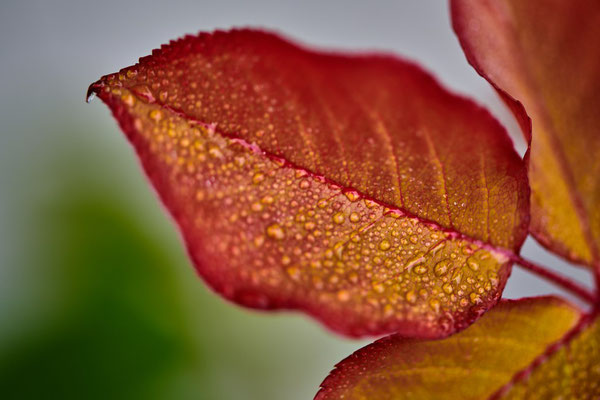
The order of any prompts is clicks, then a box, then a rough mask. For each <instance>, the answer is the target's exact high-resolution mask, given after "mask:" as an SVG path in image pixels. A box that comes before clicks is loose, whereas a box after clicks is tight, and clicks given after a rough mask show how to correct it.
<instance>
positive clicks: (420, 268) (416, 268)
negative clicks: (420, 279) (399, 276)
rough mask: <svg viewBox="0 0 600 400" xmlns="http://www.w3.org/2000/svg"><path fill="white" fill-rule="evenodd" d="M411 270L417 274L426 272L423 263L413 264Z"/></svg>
mask: <svg viewBox="0 0 600 400" xmlns="http://www.w3.org/2000/svg"><path fill="white" fill-rule="evenodd" d="M413 271H414V273H415V274H417V275H423V274H424V273H426V272H427V266H426V265H425V264H417V265H415V266H414V268H413Z"/></svg>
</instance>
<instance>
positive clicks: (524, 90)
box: [451, 0, 600, 265]
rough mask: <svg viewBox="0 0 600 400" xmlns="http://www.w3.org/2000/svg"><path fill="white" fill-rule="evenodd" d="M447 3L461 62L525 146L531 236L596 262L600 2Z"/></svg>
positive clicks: (486, 0) (573, 257) (559, 250)
mask: <svg viewBox="0 0 600 400" xmlns="http://www.w3.org/2000/svg"><path fill="white" fill-rule="evenodd" d="M451 7H452V21H453V25H454V29H455V31H456V33H457V35H458V37H459V39H460V42H461V45H462V46H463V49H464V51H465V54H466V55H467V59H468V60H469V62H470V63H471V64H472V65H473V67H475V69H476V70H477V71H478V72H479V73H480V74H481V75H482V76H483V77H484V78H486V79H487V80H488V81H490V82H491V83H492V85H494V86H495V87H496V89H497V90H498V91H499V92H500V94H501V95H502V97H503V98H504V99H505V100H506V101H507V102H508V104H509V106H510V107H511V109H512V110H513V111H514V112H515V114H516V116H517V118H518V119H519V120H520V121H521V127H522V128H523V129H524V132H525V135H526V137H527V138H528V140H529V141H530V144H531V149H530V152H531V158H530V170H529V179H530V183H531V189H532V211H531V213H532V221H531V231H532V233H533V234H534V236H535V237H536V238H537V239H538V240H539V241H540V243H542V244H543V245H545V246H546V247H548V248H549V249H550V250H552V251H555V252H556V253H558V254H560V255H562V256H564V257H566V258H568V259H570V260H573V261H576V262H578V263H584V264H587V265H594V264H597V265H598V264H599V260H600V259H599V254H598V246H599V243H600V212H599V211H598V204H600V179H598V176H600V159H599V158H598V154H600V135H599V134H598V129H599V127H600V112H599V110H600V57H598V42H599V41H600V2H598V1H594V0H573V1H572V0H551V1H543V2H539V1H521V0H499V1H492V0H484V1H464V0H453V1H452V3H451ZM515 99H516V100H515ZM517 100H518V101H517ZM523 106H524V108H525V109H523ZM525 110H527V113H528V114H529V116H530V117H531V120H532V125H530V124H529V122H528V115H527V114H526V113H525ZM531 127H532V130H533V137H532V136H531Z"/></svg>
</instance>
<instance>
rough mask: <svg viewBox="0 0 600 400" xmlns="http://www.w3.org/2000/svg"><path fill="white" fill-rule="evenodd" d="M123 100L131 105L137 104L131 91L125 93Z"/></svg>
mask: <svg viewBox="0 0 600 400" xmlns="http://www.w3.org/2000/svg"><path fill="white" fill-rule="evenodd" d="M121 100H123V103H125V104H126V105H128V106H129V107H131V106H133V105H134V104H135V98H134V97H133V95H132V94H131V93H125V94H124V95H123V96H121Z"/></svg>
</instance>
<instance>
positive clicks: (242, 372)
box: [0, 0, 590, 400]
mask: <svg viewBox="0 0 600 400" xmlns="http://www.w3.org/2000/svg"><path fill="white" fill-rule="evenodd" d="M234 26H238V27H239V26H259V27H265V28H270V29H275V30H277V31H280V32H282V33H285V34H286V35H287V36H289V37H291V38H294V39H296V40H299V41H301V42H304V43H307V44H310V45H313V46H319V47H326V48H328V47H329V48H335V49H352V50H360V49H368V50H374V49H377V50H383V51H389V52H394V53H397V54H401V55H404V56H405V57H408V58H411V59H413V60H416V61H418V62H419V63H421V64H422V65H423V66H424V67H426V68H427V69H428V70H430V71H433V72H434V73H435V74H436V75H437V76H438V77H439V79H440V80H441V81H442V82H443V83H444V84H445V85H446V86H447V87H449V88H451V89H452V90H454V91H456V92H459V93H463V94H467V95H470V96H472V97H474V98H475V99H476V100H477V101H479V102H480V103H484V104H486V105H487V106H488V108H490V109H491V111H492V112H493V114H495V115H496V116H497V117H498V118H499V119H500V120H501V121H503V122H504V124H505V126H507V128H508V130H509V131H510V133H511V134H512V135H513V137H514V138H515V142H516V145H517V147H518V149H519V151H520V152H521V153H522V152H523V148H524V147H523V141H522V140H521V137H520V133H519V132H518V131H517V126H516V124H515V123H514V121H513V120H512V117H511V116H510V115H509V114H508V113H507V110H506V108H505V107H504V106H503V105H502V104H501V103H500V102H499V100H498V98H497V96H496V95H495V93H494V92H493V91H492V89H491V88H490V86H489V85H488V84H487V83H486V82H485V81H484V80H483V79H481V78H480V77H479V76H478V75H477V74H476V73H475V72H474V70H472V69H471V68H470V67H469V66H468V64H467V62H466V60H465V58H464V56H463V53H462V52H461V50H460V47H459V45H458V42H457V40H456V39H455V37H454V35H453V33H452V30H451V28H450V23H449V17H448V10H447V4H446V2H445V1H442V0H414V1H398V0H395V1H372V2H358V1H356V2H353V1H323V0H321V1H317V0H306V1H282V0H279V1H265V0H260V1H258V0H255V1H241V0H240V1H223V0H221V1H203V0H196V1H168V2H167V1H164V2H147V3H146V2H143V1H137V0H136V1H123V0H120V1H114V0H105V1H97V2H91V1H75V0H73V1H59V0H56V1H7V0H4V1H2V3H1V4H0V393H2V394H1V396H2V398H9V399H12V398H18V399H25V398H36V399H39V398H63V399H64V398H86V399H87V398H128V399H132V398H136V399H137V398H144V399H192V398H193V399H290V400H294V399H308V398H312V396H313V395H314V394H315V392H316V391H317V388H318V385H319V383H320V382H321V381H322V379H323V378H324V377H325V376H326V375H327V373H328V371H329V370H330V369H331V368H332V367H333V365H334V364H335V363H336V362H338V361H340V360H341V359H342V358H344V357H346V356H348V355H349V354H350V353H351V352H353V351H354V350H356V349H358V348H360V347H362V346H363V345H365V344H366V343H369V342H370V340H362V341H353V340H348V339H344V338H341V337H339V336H336V335H334V334H332V333H330V332H328V331H326V330H325V329H324V328H323V327H322V326H321V325H319V324H318V323H316V322H315V321H313V320H309V319H308V318H306V317H304V316H301V315H298V314H293V313H274V314H264V313H258V312H255V311H248V310H244V309H241V308H239V307H237V306H234V305H232V304H227V303H225V302H224V301H223V300H221V299H220V298H219V297H218V296H216V295H214V294H212V293H211V292H210V291H209V290H208V289H207V288H206V287H205V286H204V284H203V283H202V282H201V281H200V279H198V278H197V276H196V274H195V273H194V271H193V268H192V267H191V265H190V263H189V262H188V260H187V259H186V256H185V253H184V249H183V246H182V244H181V243H180V241H179V238H178V235H177V232H176V230H175V228H174V226H173V224H172V222H171V221H170V220H169V218H168V217H167V216H166V214H165V213H164V212H163V211H162V209H161V207H160V206H159V204H158V200H157V199H156V198H155V196H154V194H153V193H152V191H151V189H150V187H149V185H148V184H147V183H146V182H145V179H144V178H143V176H142V173H141V171H140V169H139V167H138V165H137V161H136V159H135V157H134V153H133V151H132V149H131V148H130V147H129V145H128V144H127V143H126V140H125V138H124V137H123V135H122V134H121V133H120V132H119V130H118V128H117V125H116V123H115V121H114V120H113V119H112V117H111V116H110V114H109V111H108V109H107V108H106V107H105V106H104V105H102V104H101V103H100V102H98V101H95V102H93V103H92V104H86V103H85V102H84V95H85V91H86V89H87V86H88V85H89V84H90V83H91V82H92V81H95V80H96V79H97V78H99V77H100V76H101V75H103V74H106V73H110V72H114V71H117V70H119V69H120V68H122V67H125V66H128V65H131V64H133V63H135V62H136V60H137V58H138V57H140V56H144V55H147V54H149V53H150V52H151V50H152V49H153V48H156V47H159V46H160V44H162V43H166V42H168V41H169V40H170V39H174V38H177V37H179V36H181V35H183V34H186V33H195V32H198V31H201V30H202V31H208V30H212V29H215V28H230V27H234ZM524 254H525V255H526V256H528V257H530V258H534V259H536V260H538V261H540V262H542V263H545V264H549V265H551V266H554V267H556V268H559V269H563V270H564V271H566V270H565V269H564V268H567V267H566V266H565V265H564V264H563V263H562V262H561V261H560V260H557V259H556V258H554V257H552V256H551V255H549V254H547V253H546V252H544V251H543V250H541V249H540V248H539V246H537V245H536V244H535V243H534V242H533V241H531V240H528V241H527V243H526V246H525V249H524ZM568 272H569V273H570V274H572V275H573V276H575V277H576V278H577V279H580V280H584V281H586V280H589V279H590V277H589V275H588V274H587V273H586V272H584V271H581V270H575V269H571V268H570V269H569V270H568ZM553 291H555V289H554V288H553V287H552V286H551V285H549V284H547V283H545V282H543V281H541V280H540V279H538V278H536V277H533V276H531V275H530V274H528V273H526V272H523V271H522V270H520V269H519V268H515V269H514V272H513V277H512V279H511V280H510V281H509V283H508V287H507V289H506V291H505V297H521V296H528V295H538V294H543V293H552V292H553Z"/></svg>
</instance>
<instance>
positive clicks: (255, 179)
mask: <svg viewBox="0 0 600 400" xmlns="http://www.w3.org/2000/svg"><path fill="white" fill-rule="evenodd" d="M264 180H265V176H264V174H262V173H260V172H257V173H255V174H254V176H253V177H252V183H254V184H255V185H258V184H259V183H261V182H262V181H264Z"/></svg>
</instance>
